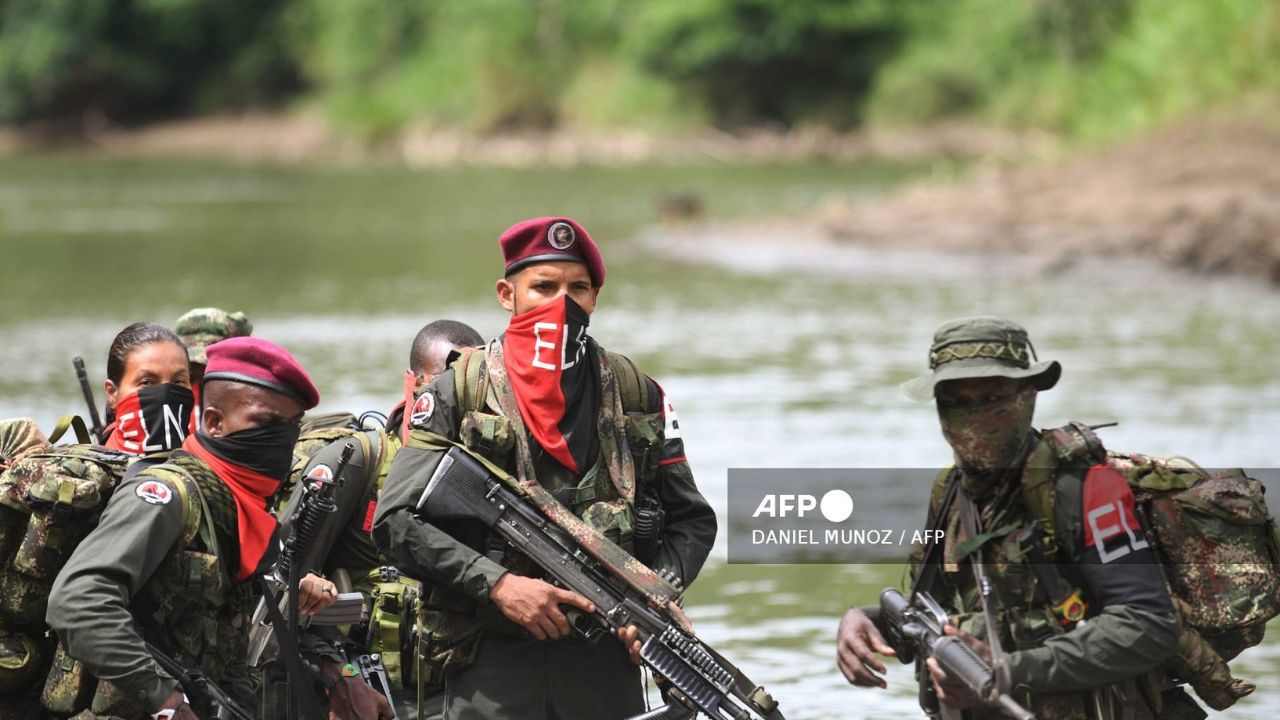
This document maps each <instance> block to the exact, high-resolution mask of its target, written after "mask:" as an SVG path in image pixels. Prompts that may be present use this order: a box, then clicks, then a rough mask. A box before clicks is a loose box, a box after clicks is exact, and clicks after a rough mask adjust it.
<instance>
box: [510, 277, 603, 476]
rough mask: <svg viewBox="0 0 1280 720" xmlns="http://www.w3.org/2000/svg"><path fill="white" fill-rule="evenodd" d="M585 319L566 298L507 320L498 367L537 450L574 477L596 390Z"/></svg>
mask: <svg viewBox="0 0 1280 720" xmlns="http://www.w3.org/2000/svg"><path fill="white" fill-rule="evenodd" d="M589 321H590V316H588V315H587V312H586V311H585V310H583V309H582V306H580V305H578V304H577V303H576V302H574V301H573V300H572V299H571V298H570V297H569V296H567V295H565V296H562V297H561V298H560V299H558V300H555V301H553V302H550V303H547V304H546V305H543V306H542V307H540V308H537V309H535V310H530V311H528V312H526V313H522V314H520V315H515V316H512V318H511V321H510V323H509V324H508V325H507V332H506V334H505V335H504V336H503V338H502V351H503V362H504V364H505V365H506V368H507V375H508V377H510V379H511V389H512V390H513V391H514V392H515V396H516V403H517V404H518V405H519V407H520V417H521V418H523V419H524V424H525V427H527V428H528V429H529V432H530V433H532V434H533V437H534V439H535V440H537V441H538V444H539V445H540V446H542V449H543V450H545V451H546V452H547V454H549V455H551V457H553V458H555V459H556V461H557V462H559V463H560V464H561V465H563V466H565V467H566V468H568V469H570V470H572V471H573V472H574V473H576V474H582V472H583V471H584V470H585V468H586V467H587V461H588V459H589V458H588V457H587V455H588V453H590V451H591V441H592V439H593V438H594V436H595V419H596V415H597V414H598V407H599V404H600V402H599V396H600V387H599V382H598V380H597V370H596V352H595V347H594V343H592V342H590V338H589V337H587V324H588V322H589Z"/></svg>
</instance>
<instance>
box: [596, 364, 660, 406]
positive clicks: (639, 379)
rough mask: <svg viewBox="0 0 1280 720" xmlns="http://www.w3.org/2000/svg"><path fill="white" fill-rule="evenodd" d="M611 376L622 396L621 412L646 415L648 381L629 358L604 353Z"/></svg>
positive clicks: (648, 403)
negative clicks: (615, 380)
mask: <svg viewBox="0 0 1280 720" xmlns="http://www.w3.org/2000/svg"><path fill="white" fill-rule="evenodd" d="M604 355H605V358H606V359H607V360H608V361H609V367H611V368H612V369H613V376H614V377H615V378H617V379H618V392H619V393H620V394H621V395H622V411H623V412H628V413H642V414H643V413H647V412H649V408H650V399H649V381H648V379H647V378H646V377H645V375H644V373H642V372H640V369H639V368H637V367H636V364H635V363H634V362H632V361H631V358H629V357H627V356H626V355H622V354H619V353H616V352H609V351H608V350H605V351H604Z"/></svg>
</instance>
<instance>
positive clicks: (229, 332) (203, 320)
mask: <svg viewBox="0 0 1280 720" xmlns="http://www.w3.org/2000/svg"><path fill="white" fill-rule="evenodd" d="M173 331H174V332H175V333H177V334H178V337H180V338H182V343H183V344H184V345H186V346H187V358H188V359H190V361H191V362H193V363H200V364H201V365H204V364H206V363H208V361H209V359H208V358H207V357H206V356H205V353H204V349H205V347H206V346H208V345H212V344H214V343H216V342H218V341H220V340H226V339H227V338H233V337H242V336H245V335H252V334H253V323H251V322H249V318H247V317H245V315H244V313H242V312H231V313H229V312H227V311H226V310H220V309H218V308H212V307H209V308H195V309H194V310H188V311H187V312H186V313H184V314H183V316H182V317H180V318H178V321H177V322H176V323H174V325H173Z"/></svg>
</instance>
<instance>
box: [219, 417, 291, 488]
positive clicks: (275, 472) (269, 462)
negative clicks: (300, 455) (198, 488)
mask: <svg viewBox="0 0 1280 720" xmlns="http://www.w3.org/2000/svg"><path fill="white" fill-rule="evenodd" d="M301 431H302V428H301V427H299V426H298V425H297V424H295V423H291V422H284V421H279V422H273V423H267V424H266V425H263V426H261V427H255V428H246V429H244V430H237V431H236V432H233V433H231V434H230V435H224V436H223V437H211V436H209V435H203V434H202V435H201V436H200V444H202V445H204V446H205V448H207V449H208V450H209V452H211V453H213V454H214V455H216V456H217V457H219V458H221V459H223V460H225V461H227V462H229V463H232V464H234V465H239V466H240V467H243V468H247V469H249V470H252V471H254V472H256V473H259V474H261V475H265V476H267V477H269V478H274V479H276V480H279V481H281V482H283V481H284V480H285V479H286V478H288V477H289V470H290V469H291V468H292V467H293V446H294V445H296V444H297V442H298V434H299V433H300V432H301Z"/></svg>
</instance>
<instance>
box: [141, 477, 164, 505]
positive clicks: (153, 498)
mask: <svg viewBox="0 0 1280 720" xmlns="http://www.w3.org/2000/svg"><path fill="white" fill-rule="evenodd" d="M134 492H135V493H137V495H138V497H140V498H142V499H143V500H145V501H146V502H148V503H151V504H152V505H168V504H169V503H170V502H171V501H172V500H173V490H172V489H170V488H169V486H168V485H165V484H164V483H162V482H159V481H158V480H148V481H146V482H144V483H142V484H141V485H139V486H138V489H137V490H135V491H134Z"/></svg>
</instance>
